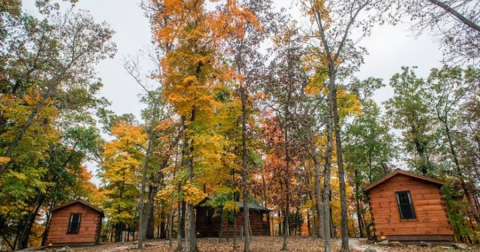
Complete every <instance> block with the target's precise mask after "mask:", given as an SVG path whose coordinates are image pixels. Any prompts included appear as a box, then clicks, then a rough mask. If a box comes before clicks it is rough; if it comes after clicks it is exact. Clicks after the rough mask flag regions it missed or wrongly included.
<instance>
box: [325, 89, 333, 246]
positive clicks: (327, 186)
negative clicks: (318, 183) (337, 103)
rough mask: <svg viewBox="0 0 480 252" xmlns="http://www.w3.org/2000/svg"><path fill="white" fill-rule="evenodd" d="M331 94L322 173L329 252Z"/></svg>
mask: <svg viewBox="0 0 480 252" xmlns="http://www.w3.org/2000/svg"><path fill="white" fill-rule="evenodd" d="M332 95H333V94H332V92H328V99H327V107H328V113H327V122H326V126H327V146H326V150H325V172H324V181H323V183H324V186H323V192H324V195H323V196H324V198H323V200H324V201H323V211H324V215H323V217H324V218H325V220H324V221H323V227H324V237H323V240H324V242H323V243H324V251H325V252H330V251H331V247H330V172H331V171H330V169H331V167H330V166H331V160H332V137H333V130H332V121H333V120H332V100H333V99H332V98H331V96H332Z"/></svg>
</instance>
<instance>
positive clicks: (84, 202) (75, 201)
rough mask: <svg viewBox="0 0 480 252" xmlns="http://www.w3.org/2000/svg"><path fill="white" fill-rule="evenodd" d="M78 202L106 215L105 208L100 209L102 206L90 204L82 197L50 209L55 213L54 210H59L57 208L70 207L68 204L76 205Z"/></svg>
mask: <svg viewBox="0 0 480 252" xmlns="http://www.w3.org/2000/svg"><path fill="white" fill-rule="evenodd" d="M77 203H79V204H82V205H84V206H86V207H88V208H91V209H93V210H95V211H96V212H98V213H99V214H100V215H101V216H102V217H105V214H104V213H103V210H102V209H100V208H98V207H96V206H93V205H91V204H89V203H87V202H86V201H83V200H81V199H78V200H74V201H71V202H69V203H66V204H63V205H60V206H57V207H54V208H52V210H50V212H52V213H53V212H55V211H57V210H60V209H62V208H65V207H68V206H71V205H74V204H77Z"/></svg>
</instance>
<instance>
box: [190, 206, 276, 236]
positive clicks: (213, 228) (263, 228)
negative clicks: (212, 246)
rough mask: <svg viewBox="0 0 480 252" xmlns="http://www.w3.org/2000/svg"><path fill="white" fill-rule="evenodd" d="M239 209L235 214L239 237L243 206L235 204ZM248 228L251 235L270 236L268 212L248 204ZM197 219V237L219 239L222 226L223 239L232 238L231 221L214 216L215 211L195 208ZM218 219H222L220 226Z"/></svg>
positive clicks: (242, 221)
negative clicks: (249, 227)
mask: <svg viewBox="0 0 480 252" xmlns="http://www.w3.org/2000/svg"><path fill="white" fill-rule="evenodd" d="M235 204H237V205H238V206H239V207H240V211H238V212H236V213H235V222H236V223H235V224H236V235H237V236H240V232H241V230H243V223H244V219H243V204H242V203H240V202H235ZM248 208H249V211H248V213H249V217H250V226H251V230H252V232H251V233H252V235H254V236H260V235H265V236H267V235H270V233H269V230H268V225H267V221H266V220H267V217H266V215H267V214H268V212H269V210H268V209H267V208H264V207H262V206H259V205H255V204H252V203H249V204H248ZM196 210H197V219H196V231H197V236H198V237H219V234H220V226H222V235H223V237H233V233H234V227H233V224H234V223H233V220H228V219H227V218H226V217H224V218H220V216H219V215H218V214H217V215H215V209H213V208H211V207H207V206H197V207H196ZM220 219H223V223H222V225H220Z"/></svg>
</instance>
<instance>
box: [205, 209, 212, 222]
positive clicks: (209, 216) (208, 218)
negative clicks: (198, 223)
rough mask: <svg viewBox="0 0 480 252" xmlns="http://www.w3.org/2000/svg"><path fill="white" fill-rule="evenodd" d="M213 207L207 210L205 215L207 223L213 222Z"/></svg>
mask: <svg viewBox="0 0 480 252" xmlns="http://www.w3.org/2000/svg"><path fill="white" fill-rule="evenodd" d="M212 210H213V209H207V211H206V216H205V222H206V224H207V225H210V224H212V215H213V211H212Z"/></svg>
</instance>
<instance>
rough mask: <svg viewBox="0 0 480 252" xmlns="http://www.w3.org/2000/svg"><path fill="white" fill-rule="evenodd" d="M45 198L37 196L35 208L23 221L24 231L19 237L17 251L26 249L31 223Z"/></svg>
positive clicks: (33, 221)
mask: <svg viewBox="0 0 480 252" xmlns="http://www.w3.org/2000/svg"><path fill="white" fill-rule="evenodd" d="M44 200H45V197H44V196H43V195H41V194H39V195H38V196H37V200H36V202H35V208H34V210H33V211H32V212H30V214H29V215H28V216H27V218H26V219H25V224H24V230H23V232H22V235H21V239H20V244H19V247H18V249H24V248H27V247H28V242H29V240H30V233H31V231H32V227H33V223H35V219H36V218H37V214H38V211H39V210H40V207H41V206H42V205H43V202H44Z"/></svg>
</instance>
